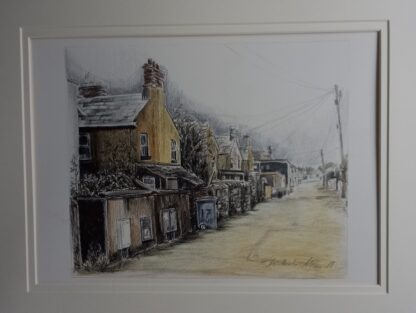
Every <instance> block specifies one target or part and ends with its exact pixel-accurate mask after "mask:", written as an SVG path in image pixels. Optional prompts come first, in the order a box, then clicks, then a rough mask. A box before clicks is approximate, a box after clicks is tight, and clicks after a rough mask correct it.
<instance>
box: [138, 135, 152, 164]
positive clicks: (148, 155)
mask: <svg viewBox="0 0 416 313" xmlns="http://www.w3.org/2000/svg"><path fill="white" fill-rule="evenodd" d="M142 138H146V144H143V143H142ZM144 148H146V153H143V149H144ZM146 157H150V149H149V134H148V133H140V158H141V159H143V158H146Z"/></svg>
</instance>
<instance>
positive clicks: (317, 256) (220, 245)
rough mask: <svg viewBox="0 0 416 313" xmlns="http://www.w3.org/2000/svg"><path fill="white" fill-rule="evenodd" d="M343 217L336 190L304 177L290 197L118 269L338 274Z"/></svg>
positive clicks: (162, 273) (136, 272) (160, 273)
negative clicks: (326, 189) (326, 188)
mask: <svg viewBox="0 0 416 313" xmlns="http://www.w3.org/2000/svg"><path fill="white" fill-rule="evenodd" d="M346 219H347V217H346V211H345V208H344V204H343V201H342V200H341V199H340V197H339V195H337V194H336V193H335V191H333V190H332V191H324V190H322V189H321V184H320V183H319V182H318V181H313V182H303V183H302V184H300V185H299V186H297V187H296V189H295V191H294V192H293V193H292V194H290V195H289V196H286V197H284V198H282V199H272V200H269V201H267V202H263V203H260V204H258V205H257V206H256V207H255V208H254V211H250V212H249V213H247V214H245V215H241V216H237V217H234V218H231V219H230V220H229V221H227V223H226V225H225V227H224V228H222V229H220V230H211V231H206V232H201V233H199V234H198V235H197V236H196V238H193V239H190V240H184V241H183V242H180V243H177V244H175V245H172V246H168V247H164V248H157V249H154V250H152V251H151V252H150V253H149V254H148V255H141V256H140V257H138V258H134V259H131V260H129V261H127V262H126V263H125V264H124V265H123V267H122V268H121V271H122V272H123V275H128V276H149V277H172V276H173V277H177V276H178V275H180V276H181V277H183V276H184V275H185V276H187V275H190V276H195V275H197V276H201V275H214V276H233V275H246V276H257V277H273V278H276V277H279V278H340V277H343V276H344V274H345V260H346ZM119 274H120V272H119Z"/></svg>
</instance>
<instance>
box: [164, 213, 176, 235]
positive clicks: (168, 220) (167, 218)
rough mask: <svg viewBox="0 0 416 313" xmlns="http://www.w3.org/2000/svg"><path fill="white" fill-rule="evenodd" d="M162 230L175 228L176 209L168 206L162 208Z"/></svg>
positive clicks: (168, 231)
mask: <svg viewBox="0 0 416 313" xmlns="http://www.w3.org/2000/svg"><path fill="white" fill-rule="evenodd" d="M162 221H163V232H164V233H165V234H166V233H170V232H174V231H176V230H177V221H176V209H175V208H169V209H163V210H162Z"/></svg>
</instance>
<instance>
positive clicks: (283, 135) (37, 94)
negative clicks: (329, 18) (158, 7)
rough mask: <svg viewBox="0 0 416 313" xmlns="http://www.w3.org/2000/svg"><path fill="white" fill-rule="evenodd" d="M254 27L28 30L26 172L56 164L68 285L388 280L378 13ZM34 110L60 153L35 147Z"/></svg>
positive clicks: (43, 221)
mask: <svg viewBox="0 0 416 313" xmlns="http://www.w3.org/2000/svg"><path fill="white" fill-rule="evenodd" d="M268 27H270V28H265V29H258V30H254V29H251V28H250V27H242V30H244V31H243V32H242V34H241V35H233V34H229V33H228V31H227V30H226V29H224V30H214V29H211V28H207V29H205V28H201V29H199V31H200V32H201V33H197V32H196V30H192V31H190V30H187V29H186V31H188V32H189V33H180V32H178V33H177V34H174V35H172V34H171V35H164V34H163V32H161V33H160V34H158V36H156V35H146V36H143V35H145V33H143V34H142V35H140V32H141V31H143V30H142V29H140V28H138V29H137V31H138V33H137V36H131V34H128V33H125V34H124V35H123V31H124V30H123V29H121V30H120V34H118V33H117V31H115V30H114V29H100V30H97V31H98V32H99V33H101V32H102V34H97V35H95V34H89V33H88V31H87V30H84V29H78V30H76V31H75V30H74V34H73V35H71V38H65V36H63V38H62V39H56V38H53V39H47V38H42V39H36V38H33V39H32V37H35V36H33V35H30V34H29V33H28V34H27V37H26V38H30V39H29V40H30V47H31V50H30V52H31V54H30V58H29V60H30V64H28V71H29V73H30V76H29V77H28V78H30V79H31V85H30V86H31V88H32V89H33V90H32V91H31V94H32V95H33V96H32V97H33V98H32V99H31V102H30V103H29V107H28V108H29V110H30V114H31V115H30V116H32V117H31V119H30V120H28V123H30V122H31V123H33V126H31V127H33V128H34V132H32V134H31V136H32V137H31V140H32V141H33V142H34V143H35V142H39V144H35V145H34V147H35V148H34V150H33V153H34V156H35V157H36V156H37V155H38V156H39V157H36V158H34V159H32V161H31V162H32V164H33V162H35V166H34V167H33V168H32V169H31V170H32V171H33V173H34V175H35V176H34V179H36V182H37V179H39V177H42V176H41V174H42V169H43V165H42V164H43V162H45V164H50V163H51V162H52V160H55V162H56V164H61V167H62V168H61V169H60V173H59V175H60V177H61V178H62V179H61V180H60V182H59V183H58V185H59V186H60V188H62V189H59V192H58V194H59V199H60V201H61V200H62V199H63V197H64V196H65V195H66V196H67V199H66V201H63V202H62V203H61V204H60V205H58V203H56V204H55V205H54V207H56V206H59V208H60V209H59V210H58V212H59V213H60V214H61V216H62V217H65V220H66V221H68V223H67V225H66V227H65V228H64V230H65V231H66V232H65V231H63V230H62V231H61V232H60V234H61V236H63V237H65V238H72V240H71V241H70V242H71V244H70V245H69V246H65V245H62V244H60V245H59V246H60V247H61V249H67V251H66V255H67V257H68V258H67V259H66V263H63V264H66V266H67V268H66V270H65V271H66V273H67V275H68V274H69V275H70V276H71V277H72V279H75V281H76V280H77V279H78V280H82V279H85V278H83V276H88V275H89V274H90V273H91V272H94V274H95V275H98V276H100V277H101V276H102V277H106V276H108V272H110V273H111V276H114V275H116V274H120V275H121V276H122V275H123V274H124V273H125V272H129V273H130V276H133V277H137V283H138V285H140V283H141V281H140V278H141V277H143V276H145V277H149V275H150V277H152V275H154V277H155V278H163V275H165V274H166V273H168V274H169V275H172V276H174V277H175V278H176V279H182V278H185V277H186V278H192V279H202V280H203V279H205V278H207V277H208V278H217V279H226V278H229V277H231V278H258V279H270V278H272V279H274V280H273V281H274V282H276V283H279V279H295V278H296V279H315V280H317V281H320V280H329V281H331V282H332V283H335V284H336V285H338V286H339V287H345V283H346V282H354V283H362V284H364V283H365V284H366V285H367V284H373V285H374V286H375V288H380V287H381V288H382V289H385V288H387V286H386V275H387V268H386V263H385V258H386V244H387V241H386V240H387V233H386V214H387V208H386V199H385V192H382V191H383V190H384V191H385V190H386V186H387V180H386V177H385V175H386V164H387V159H386V157H387V155H386V153H387V141H386V138H387V128H386V123H387V98H386V87H387V80H386V66H387V57H386V53H387V51H386V50H385V49H386V45H385V42H386V38H387V34H386V24H385V23H381V22H380V23H378V22H371V23H351V24H337V23H334V24H330V25H321V24H317V26H316V29H315V30H313V29H312V30H311V29H309V31H308V32H307V33H305V32H302V31H301V30H300V29H299V30H298V31H296V29H293V30H292V31H289V30H290V27H289V26H285V27H288V28H285V27H283V26H280V25H279V26H268ZM282 28H283V29H282ZM114 31H115V33H112V32H114ZM184 31H185V30H184ZM107 32H108V33H107ZM103 34H106V37H104V38H103V37H102V35H103ZM100 35H101V36H100ZM107 37H108V38H107ZM50 54H53V55H54V56H55V59H51V58H50ZM48 64H49V65H51V64H53V66H49V67H48ZM57 99H59V101H57ZM48 112H51V113H50V114H53V115H54V116H56V119H55V120H56V121H59V124H60V125H62V126H63V127H60V129H61V131H60V133H61V135H60V137H62V138H63V139H64V140H62V142H63V143H65V144H62V149H61V150H62V154H61V155H60V156H55V155H52V154H50V153H46V151H45V152H44V150H41V149H37V148H36V147H39V146H42V145H43V141H44V140H46V139H47V138H48V137H50V136H51V134H52V133H51V129H54V127H55V126H54V125H53V124H51V125H49V126H48V127H43V125H45V123H48V122H47V121H45V122H42V121H43V118H44V117H45V118H46V117H49V116H50V114H49V113H48ZM59 118H60V119H59ZM351 120H353V121H354V127H351ZM56 126H57V125H56ZM363 128H365V129H366V132H362V131H360V130H361V129H363ZM53 133H56V132H53ZM48 140H49V139H48ZM45 143H46V142H45ZM30 157H31V156H30V155H28V158H29V159H30ZM35 160H36V161H35ZM65 160H66V161H65ZM364 161H365V164H372V166H371V167H366V168H365V169H363V168H362V166H361V165H360V164H361V163H362V162H364ZM65 162H67V163H66V165H65ZM57 175H58V173H57ZM148 177H152V178H153V179H152V183H149V179H148ZM49 179H50V182H53V184H54V185H56V184H57V177H56V178H52V177H50V178H49ZM156 181H157V182H158V183H156ZM38 185H40V187H39V188H38V189H37V191H36V193H37V195H38V198H37V199H38V201H41V202H42V206H35V207H36V209H35V210H34V211H33V213H34V214H35V215H36V223H37V225H38V226H37V227H35V228H34V229H37V232H38V234H37V237H36V238H37V239H36V240H37V243H36V245H35V246H36V247H37V250H36V251H34V254H35V256H34V257H35V258H37V260H38V261H37V268H34V269H33V270H35V271H37V273H38V275H39V276H38V277H44V278H45V280H46V281H47V280H49V279H51V280H53V279H54V277H53V275H55V274H53V272H51V271H50V264H48V263H49V262H48V261H47V260H48V256H47V253H46V251H48V249H49V248H50V244H51V243H50V242H49V240H48V239H47V238H49V237H45V236H46V234H50V232H51V231H54V230H53V229H49V228H48V226H47V225H51V224H54V223H53V221H52V220H50V215H49V214H48V210H47V208H48V207H49V205H50V204H52V203H50V199H49V198H48V196H47V194H49V192H46V190H48V188H51V187H52V186H49V185H50V183H49V184H48V183H44V182H40V181H39V182H38ZM364 187H366V194H365V196H364V194H363V190H364ZM65 188H66V190H65ZM220 189H222V191H223V192H222V193H221V196H220V197H218V196H216V195H218V192H217V191H218V190H220ZM207 197H208V200H207ZM209 197H211V198H209ZM204 201H205V202H206V201H208V202H209V203H211V204H209V206H210V210H208V211H207V210H203V206H202V203H205V202H204ZM208 202H207V203H208ZM34 204H36V203H34ZM219 205H221V208H218V206H219ZM166 206H168V208H166ZM169 207H170V208H169ZM144 208H146V209H147V210H148V211H149V213H150V214H151V216H155V217H157V218H156V229H157V230H158V231H157V232H156V238H155V244H154V245H153V246H152V249H150V248H149V247H148V245H144V244H143V240H142V239H143V238H141V237H143V235H145V236H144V237H145V238H148V239H151V238H150V237H149V236H150V234H151V233H152V229H151V228H149V225H150V224H149V225H147V224H146V223H145V222H144V221H143V220H142V219H141V220H140V223H133V224H130V220H131V219H137V218H138V217H139V216H140V215H141V214H142V212H143V210H144ZM28 209H30V208H29V207H28ZM55 210H56V209H55ZM217 211H218V213H217ZM29 216H32V214H29ZM377 217H378V218H377ZM213 219H215V221H213ZM33 222H34V221H33ZM146 225H147V226H146ZM207 225H210V227H207ZM207 228H210V231H207V230H206V229H207ZM146 234H147V235H146ZM55 238H60V237H59V236H56V237H55ZM180 242H186V243H187V245H186V248H184V247H181V246H179V245H178V243H180ZM167 245H168V246H169V249H170V252H169V253H168V254H167V253H166V246H167ZM124 250H127V251H128V252H129V253H128V256H129V257H128V258H127V259H126V258H125V254H123V253H120V252H123V251H124ZM150 250H151V251H150ZM42 251H45V254H44V253H43V252H42ZM358 251H360V253H358ZM363 251H365V252H363ZM120 258H121V259H123V260H124V261H123V262H122V264H121V263H120ZM103 260H105V261H104V264H105V266H103ZM95 263H97V264H95ZM59 264H62V263H59ZM95 265H96V266H95ZM60 267H62V265H60ZM114 268H117V270H116V274H115V273H114V272H115V270H114ZM46 269H47V270H46ZM56 270H57V271H63V269H62V268H58V267H57V268H56ZM35 285H36V283H35ZM376 286H377V287H376ZM355 288H357V287H355Z"/></svg>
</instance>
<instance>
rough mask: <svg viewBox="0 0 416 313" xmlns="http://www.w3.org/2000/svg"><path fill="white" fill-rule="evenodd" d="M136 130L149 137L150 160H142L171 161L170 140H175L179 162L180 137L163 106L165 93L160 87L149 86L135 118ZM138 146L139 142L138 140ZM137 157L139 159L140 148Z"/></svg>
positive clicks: (178, 161)
mask: <svg viewBox="0 0 416 313" xmlns="http://www.w3.org/2000/svg"><path fill="white" fill-rule="evenodd" d="M137 131H138V133H139V136H138V140H140V133H147V134H148V138H149V155H150V156H151V158H150V160H142V161H143V162H160V163H171V140H172V139H173V140H175V141H176V147H177V162H176V163H178V164H180V162H181V156H180V137H179V133H178V131H177V129H176V127H175V124H174V123H173V120H172V118H171V116H170V114H169V112H168V111H167V109H166V106H165V94H164V92H163V89H162V88H151V89H150V94H149V101H148V102H147V104H146V105H145V107H144V108H143V110H142V111H141V112H140V113H139V115H138V118H137ZM139 147H140V142H139ZM138 150H139V151H138V159H139V160H141V155H140V148H139V149H138Z"/></svg>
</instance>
